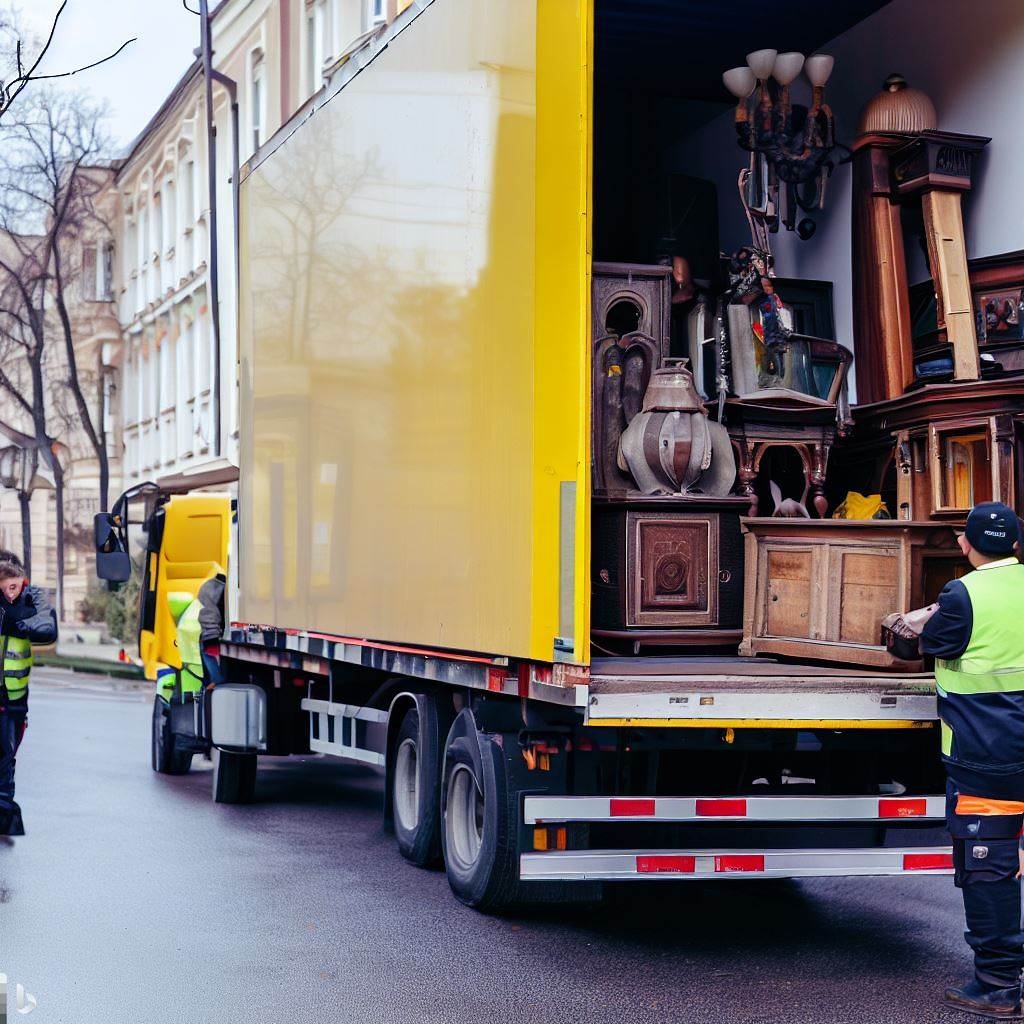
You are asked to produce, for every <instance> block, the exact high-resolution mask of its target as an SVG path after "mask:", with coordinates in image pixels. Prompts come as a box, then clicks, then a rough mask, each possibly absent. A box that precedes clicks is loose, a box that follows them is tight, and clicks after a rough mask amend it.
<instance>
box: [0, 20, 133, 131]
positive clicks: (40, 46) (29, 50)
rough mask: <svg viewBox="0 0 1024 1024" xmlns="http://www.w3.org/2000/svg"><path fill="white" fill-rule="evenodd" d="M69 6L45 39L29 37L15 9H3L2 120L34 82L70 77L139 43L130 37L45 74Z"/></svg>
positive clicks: (0, 32)
mask: <svg viewBox="0 0 1024 1024" xmlns="http://www.w3.org/2000/svg"><path fill="white" fill-rule="evenodd" d="M67 5H68V0H62V3H61V5H60V6H59V7H58V8H57V11H56V13H55V14H54V16H53V21H52V22H50V31H49V32H48V33H47V35H46V39H45V40H43V41H41V42H39V41H35V40H32V39H30V38H26V34H25V33H24V32H23V31H22V30H21V27H20V25H19V19H18V18H17V16H16V13H15V11H14V10H12V9H8V10H6V11H2V12H0V53H2V54H3V64H2V66H3V80H0V121H3V119H4V115H5V114H7V113H8V112H9V111H10V109H11V107H12V106H13V104H14V101H15V100H16V99H17V98H18V96H19V95H20V94H21V93H22V92H23V91H24V89H25V87H26V86H27V85H29V83H30V82H41V81H44V80H46V79H53V78H70V77H71V76H72V75H77V74H79V73H80V72H82V71H88V70H89V69H90V68H94V67H96V66H98V65H99V64H105V63H106V62H107V61H108V60H113V59H114V57H116V56H117V55H118V54H119V53H120V52H121V51H122V50H123V49H124V48H125V47H126V46H128V44H129V43H134V42H135V37H132V38H131V39H126V40H125V41H124V42H123V43H122V44H121V45H120V46H119V47H118V48H117V49H116V50H115V51H114V52H113V53H110V54H107V56H106V57H101V58H100V59H99V60H94V61H90V62H89V63H88V64H83V65H81V66H80V67H77V68H73V69H72V70H70V71H58V72H56V73H53V74H43V73H42V72H41V71H40V66H41V65H42V63H43V58H44V57H45V56H46V54H47V51H48V50H49V49H50V47H51V45H52V44H53V40H54V38H55V37H56V35H57V26H58V24H59V23H60V16H61V15H62V14H63V13H64V8H65V7H67Z"/></svg>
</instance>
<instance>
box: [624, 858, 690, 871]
mask: <svg viewBox="0 0 1024 1024" xmlns="http://www.w3.org/2000/svg"><path fill="white" fill-rule="evenodd" d="M636 870H637V873H638V874H641V875H656V874H665V873H671V874H674V875H686V874H692V873H693V872H694V871H696V870H697V858H696V857H676V856H672V855H661V856H652V857H637V859H636Z"/></svg>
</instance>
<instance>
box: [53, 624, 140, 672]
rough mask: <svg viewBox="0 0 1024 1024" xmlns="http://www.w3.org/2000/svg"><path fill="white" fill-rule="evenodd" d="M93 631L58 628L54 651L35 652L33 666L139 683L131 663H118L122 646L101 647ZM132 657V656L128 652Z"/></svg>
mask: <svg viewBox="0 0 1024 1024" xmlns="http://www.w3.org/2000/svg"><path fill="white" fill-rule="evenodd" d="M94 636H95V631H94V630H88V629H82V628H81V627H77V626H74V625H62V626H61V627H60V631H59V634H58V639H57V643H56V646H55V647H45V648H40V649H37V650H36V653H35V662H36V664H37V665H48V666H52V667H55V668H65V669H70V670H71V671H72V672H88V673H93V674H98V675H108V676H115V677H117V678H119V679H140V678H141V669H140V668H139V666H138V665H136V664H135V663H134V662H133V661H121V660H120V655H121V651H122V645H121V644H119V643H101V642H99V641H98V640H95V639H93V637H94ZM128 656H129V657H133V654H132V652H128Z"/></svg>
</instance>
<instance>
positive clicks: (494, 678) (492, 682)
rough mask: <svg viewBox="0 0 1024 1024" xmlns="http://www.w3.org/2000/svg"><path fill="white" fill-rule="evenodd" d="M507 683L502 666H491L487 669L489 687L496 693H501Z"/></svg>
mask: <svg viewBox="0 0 1024 1024" xmlns="http://www.w3.org/2000/svg"><path fill="white" fill-rule="evenodd" d="M504 683H505V672H504V670H503V669H500V668H489V669H488V670H487V689H488V690H493V691H494V692H495V693H501V690H502V687H503V685H504Z"/></svg>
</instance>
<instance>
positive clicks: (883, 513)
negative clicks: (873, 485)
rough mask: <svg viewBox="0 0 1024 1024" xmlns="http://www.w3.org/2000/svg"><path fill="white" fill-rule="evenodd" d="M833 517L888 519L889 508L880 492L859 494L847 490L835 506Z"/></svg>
mask: <svg viewBox="0 0 1024 1024" xmlns="http://www.w3.org/2000/svg"><path fill="white" fill-rule="evenodd" d="M832 518H833V519H889V518H890V516H889V509H888V508H887V507H886V504H885V502H884V501H882V496H881V495H880V494H867V495H864V494H860V493H859V492H858V491H847V492H846V497H845V498H843V500H842V501H841V502H840V503H839V504H838V505H837V506H836V510H835V511H834V512H833V513H832Z"/></svg>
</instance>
